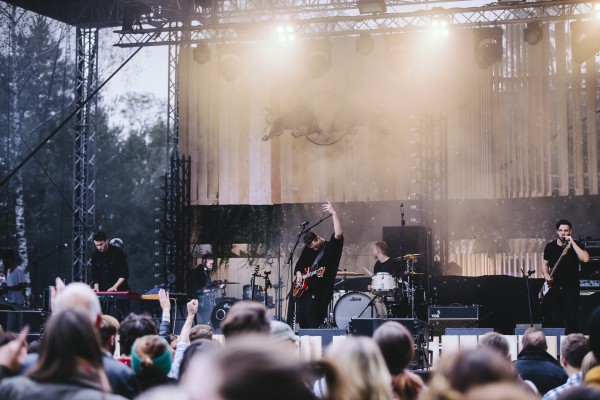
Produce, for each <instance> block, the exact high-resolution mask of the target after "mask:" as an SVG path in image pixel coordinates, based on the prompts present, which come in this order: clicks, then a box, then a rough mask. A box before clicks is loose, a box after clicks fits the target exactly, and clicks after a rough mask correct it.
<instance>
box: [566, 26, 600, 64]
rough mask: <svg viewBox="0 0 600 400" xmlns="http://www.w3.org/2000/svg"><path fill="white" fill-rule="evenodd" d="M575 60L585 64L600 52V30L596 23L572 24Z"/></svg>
mask: <svg viewBox="0 0 600 400" xmlns="http://www.w3.org/2000/svg"><path fill="white" fill-rule="evenodd" d="M570 28H571V52H572V54H573V60H575V61H577V62H578V63H580V64H581V63H583V62H584V61H586V60H587V59H589V58H592V57H593V56H595V55H596V53H597V52H598V51H600V28H599V27H598V24H597V23H596V21H575V22H571V25H570Z"/></svg>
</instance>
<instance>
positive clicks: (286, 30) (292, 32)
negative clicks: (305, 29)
mask: <svg viewBox="0 0 600 400" xmlns="http://www.w3.org/2000/svg"><path fill="white" fill-rule="evenodd" d="M275 34H276V35H277V40H278V41H279V42H280V43H286V42H293V41H295V40H296V28H295V27H294V26H293V25H279V26H278V27H277V28H276V29H275Z"/></svg>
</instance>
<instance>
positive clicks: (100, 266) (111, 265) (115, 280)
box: [92, 231, 129, 292]
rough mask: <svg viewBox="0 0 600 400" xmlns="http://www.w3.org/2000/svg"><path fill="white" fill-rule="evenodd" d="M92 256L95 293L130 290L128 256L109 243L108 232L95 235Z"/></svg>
mask: <svg viewBox="0 0 600 400" xmlns="http://www.w3.org/2000/svg"><path fill="white" fill-rule="evenodd" d="M93 239H94V246H96V250H95V251H94V254H92V279H93V280H94V291H95V292H115V291H117V290H119V291H125V290H129V285H128V284H127V279H129V268H128V266H127V255H125V253H124V252H123V250H121V249H120V248H119V247H117V246H115V245H113V244H109V243H108V235H107V234H106V232H102V231H98V232H96V233H94V236H93Z"/></svg>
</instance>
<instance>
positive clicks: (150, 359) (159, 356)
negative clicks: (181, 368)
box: [131, 335, 173, 376]
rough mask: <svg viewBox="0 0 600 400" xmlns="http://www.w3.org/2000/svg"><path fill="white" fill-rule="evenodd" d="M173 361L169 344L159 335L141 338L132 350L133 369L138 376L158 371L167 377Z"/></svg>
mask: <svg viewBox="0 0 600 400" xmlns="http://www.w3.org/2000/svg"><path fill="white" fill-rule="evenodd" d="M172 361H173V359H172V356H171V350H170V347H169V343H167V341H166V340H165V339H163V338H161V337H160V336H157V335H147V336H143V337H140V338H138V339H136V341H135V342H134V343H133V347H132V348H131V368H132V369H133V371H134V372H135V373H136V374H138V375H139V374H143V373H145V372H149V371H156V372H159V373H160V374H161V375H164V376H167V375H168V374H169V372H170V371H171V363H172Z"/></svg>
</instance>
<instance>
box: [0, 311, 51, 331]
mask: <svg viewBox="0 0 600 400" xmlns="http://www.w3.org/2000/svg"><path fill="white" fill-rule="evenodd" d="M47 315H48V313H47V312H44V311H29V310H21V311H6V310H2V311H0V325H2V327H3V328H4V331H6V332H17V333H18V332H20V331H21V329H23V327H24V326H26V325H29V332H30V333H31V334H36V333H37V334H41V333H42V332H43V331H44V325H45V323H46V316H47Z"/></svg>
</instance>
